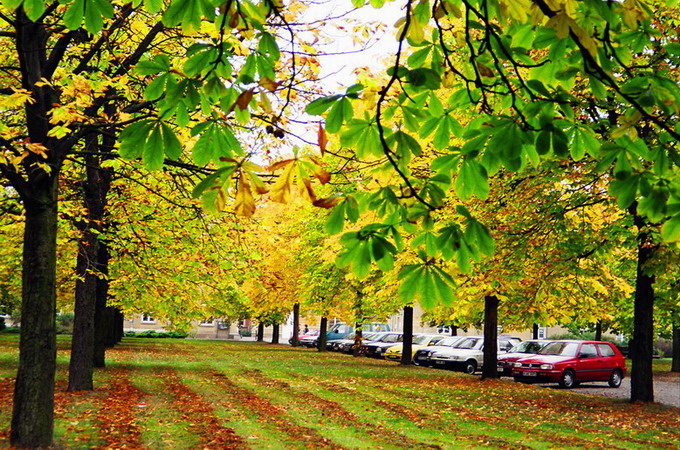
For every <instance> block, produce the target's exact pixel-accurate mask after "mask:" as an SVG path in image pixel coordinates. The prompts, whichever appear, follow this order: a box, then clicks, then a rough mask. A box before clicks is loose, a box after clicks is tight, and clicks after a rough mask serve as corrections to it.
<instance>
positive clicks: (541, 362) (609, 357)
mask: <svg viewBox="0 0 680 450" xmlns="http://www.w3.org/2000/svg"><path fill="white" fill-rule="evenodd" d="M512 376H513V378H514V379H515V381H521V382H524V383H559V385H560V387H562V388H566V389H568V388H571V387H574V386H577V385H578V384H579V383H583V382H586V381H607V382H608V383H609V386H611V387H619V386H620V385H621V381H622V380H623V377H625V376H626V361H625V359H624V358H623V355H622V354H621V352H620V351H619V349H618V348H617V347H616V346H615V345H614V344H611V343H609V342H599V341H553V342H551V343H549V344H548V345H546V346H545V347H543V348H542V349H541V350H539V352H538V354H536V355H533V356H529V357H526V358H522V359H519V360H517V361H515V363H514V365H513V368H512Z"/></svg>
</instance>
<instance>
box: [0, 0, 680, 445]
mask: <svg viewBox="0 0 680 450" xmlns="http://www.w3.org/2000/svg"><path fill="white" fill-rule="evenodd" d="M370 3H371V5H372V6H374V7H381V6H382V5H383V4H384V3H385V2H384V1H371V2H370ZM352 4H353V5H354V6H362V5H363V4H364V2H363V1H362V0H353V2H352ZM306 7H307V6H305V5H304V4H303V3H299V2H293V3H291V4H290V5H286V6H285V7H284V5H283V4H280V3H279V2H276V1H272V0H263V1H261V2H258V1H249V0H228V1H226V2H224V1H222V0H220V1H217V0H172V1H167V2H166V1H161V0H133V1H132V2H118V1H113V0H97V1H94V2H86V1H83V0H72V1H68V0H65V1H55V2H46V1H44V0H31V1H25V0H4V1H3V2H2V7H1V8H0V21H2V25H1V26H2V29H0V39H2V40H3V41H4V42H6V43H7V44H8V45H5V46H3V49H4V50H3V51H2V68H3V70H2V72H0V93H1V94H2V100H1V101H0V112H1V113H2V116H3V121H2V123H1V124H0V144H1V145H2V153H1V155H0V173H1V174H2V176H3V180H4V181H5V182H6V188H5V191H4V194H3V211H8V212H13V211H17V210H21V211H23V215H22V218H21V220H20V221H19V222H21V221H23V224H24V234H23V249H22V252H21V253H22V254H23V266H22V277H23V279H22V288H21V289H22V294H21V298H22V301H21V311H22V317H21V322H22V337H21V346H20V347H21V348H20V368H19V373H18V375H17V383H16V389H15V399H14V413H13V419H12V432H11V439H12V443H13V444H14V445H16V446H24V447H31V446H46V445H49V443H50V442H51V434H52V401H51V399H52V398H53V389H54V388H53V386H54V383H53V382H54V368H55V358H56V341H55V327H54V316H55V311H56V305H57V289H56V287H57V285H59V286H62V285H64V284H63V283H60V282H59V280H58V278H57V274H58V273H65V274H67V276H69V277H70V276H71V275H69V270H68V268H66V269H64V271H63V272H59V271H58V270H57V261H58V258H57V256H58V255H59V254H61V255H62V259H61V260H62V261H64V256H65V255H67V254H69V251H70V252H73V251H74V245H75V244H74V240H73V239H74V236H77V241H78V242H77V247H78V250H77V253H78V258H77V264H76V276H75V278H76V283H75V293H74V296H75V298H76V305H75V309H76V324H75V329H76V330H77V333H78V334H79V338H78V339H74V347H73V351H72V365H71V372H72V373H71V376H72V385H71V388H72V389H89V388H91V373H92V366H93V364H94V363H93V361H94V360H95V359H96V358H95V355H96V354H97V351H96V350H95V345H94V344H95V343H96V342H99V341H100V340H99V339H98V338H97V337H96V336H95V330H97V329H105V328H106V327H104V326H97V325H95V320H103V317H105V316H106V315H99V316H98V315H97V311H100V312H102V311H105V308H104V305H106V304H107V303H106V302H107V301H108V302H109V303H108V304H109V305H116V304H118V305H120V306H126V305H125V304H126V302H127V301H129V300H130V298H131V297H133V296H134V297H135V298H136V297H140V299H139V301H138V302H136V303H135V307H136V308H138V309H139V310H150V309H153V310H154V311H157V310H158V311H161V312H162V314H161V316H162V315H165V316H166V317H168V318H172V319H173V322H175V323H178V324H181V322H182V320H185V321H186V319H187V318H189V317H191V316H192V315H193V314H200V313H203V312H204V311H210V310H212V311H214V313H215V314H214V315H225V314H226V315H228V314H232V313H234V314H236V313H242V312H243V311H244V310H246V311H252V314H253V315H254V316H256V317H259V318H260V320H261V321H263V323H264V322H266V321H270V322H271V323H276V322H277V321H279V320H280V316H281V315H282V314H285V313H286V312H287V308H291V307H292V305H290V306H286V303H288V302H294V304H295V303H297V301H298V300H299V298H298V297H297V296H298V295H299V292H300V290H301V291H302V292H303V293H304V295H303V297H302V298H304V299H306V301H308V302H310V308H312V310H313V311H314V312H316V313H318V314H320V315H325V316H326V317H329V316H331V315H336V314H338V315H340V314H346V315H347V316H348V317H349V315H350V314H351V318H353V319H354V320H360V319H361V318H364V317H368V316H372V315H377V316H379V315H381V314H385V313H386V312H387V311H393V310H394V309H395V308H399V307H403V306H404V305H406V306H408V305H409V304H411V303H413V302H415V301H419V302H420V303H421V304H423V306H425V307H427V308H435V310H437V308H438V311H439V312H440V313H441V318H442V320H443V319H446V320H449V321H456V322H457V323H460V324H465V323H471V322H474V320H475V318H476V320H479V311H480V308H479V307H478V306H477V305H479V301H480V299H482V298H486V299H487V300H488V302H490V303H493V302H492V299H494V298H495V299H498V300H499V302H498V303H499V307H500V308H501V311H503V310H507V311H509V313H508V314H501V318H502V319H501V320H508V321H511V322H512V323H514V324H517V325H519V324H531V323H536V322H542V323H549V322H550V321H555V322H557V321H560V322H564V321H566V320H573V318H572V317H571V316H572V315H571V314H570V312H571V311H573V310H578V313H576V314H573V316H576V317H580V318H581V319H584V320H586V321H588V322H600V321H602V322H605V321H607V320H612V319H613V317H610V315H607V314H606V311H611V309H607V308H602V302H605V303H606V302H611V303H612V304H616V306H617V308H618V310H621V311H625V310H626V307H625V305H627V304H628V300H629V299H630V296H631V295H632V296H634V299H635V301H634V308H633V310H634V311H633V326H632V333H633V342H634V343H635V351H634V355H635V359H634V361H633V368H632V375H633V394H632V398H633V400H644V401H650V400H652V399H653V390H652V384H651V352H652V339H653V336H654V332H653V306H654V300H655V298H658V299H667V300H661V301H667V302H668V303H667V304H668V305H669V306H668V307H664V306H665V305H664V304H663V303H660V302H659V301H657V306H659V309H660V310H662V311H663V313H662V314H661V315H660V316H662V317H664V318H665V320H667V323H677V315H678V311H677V308H676V306H677V305H676V303H677V284H673V278H675V274H674V273H673V271H672V270H667V269H668V268H672V267H675V266H673V265H668V264H669V263H671V262H673V261H676V260H677V258H676V256H675V253H676V251H677V247H676V246H675V244H671V245H669V244H667V243H668V242H675V241H677V240H679V239H680V211H679V210H678V208H677V205H678V204H680V202H678V195H680V194H678V192H679V191H678V189H677V186H678V164H679V163H680V160H679V159H678V156H677V155H678V153H677V142H678V137H679V136H678V133H677V131H676V127H675V122H676V118H677V111H678V108H679V105H680V92H679V89H678V86H677V62H678V54H679V53H680V52H679V51H678V48H679V47H680V45H679V43H678V42H677V38H676V36H675V35H674V34H673V31H672V30H673V29H674V27H673V23H674V22H673V21H674V20H675V19H674V13H675V10H674V8H673V7H671V8H668V7H667V6H666V5H661V4H656V3H653V4H649V5H648V4H644V3H642V2H638V1H626V2H622V3H619V2H606V3H602V4H600V3H590V2H573V1H570V0H567V1H555V0H534V1H529V0H527V1H521V2H518V1H504V0H499V1H493V2H492V1H488V0H444V1H440V0H434V1H429V0H418V1H414V0H404V2H403V7H404V9H403V12H404V18H403V20H401V21H400V22H399V23H398V24H397V27H398V29H397V39H398V42H399V47H398V50H397V52H396V54H394V55H386V59H387V61H389V62H388V64H387V65H388V69H387V71H386V72H385V74H384V75H377V74H367V73H363V74H360V76H359V79H358V80H357V81H358V83H357V84H352V85H350V86H348V87H347V89H346V90H345V91H344V92H343V93H339V94H333V95H329V96H325V97H321V98H317V99H316V100H314V101H312V102H311V103H309V104H308V106H307V107H306V112H307V113H308V114H309V115H321V116H323V121H321V122H320V123H319V124H314V126H315V129H316V132H315V134H316V139H315V140H316V146H317V149H318V150H320V153H321V154H320V155H319V154H318V153H316V151H317V150H315V151H310V150H308V149H305V150H299V149H297V150H295V151H293V152H292V155H291V154H289V155H287V156H286V157H284V158H279V160H278V161H276V162H274V163H273V164H271V165H270V166H269V168H268V170H265V169H264V168H263V167H262V166H263V165H265V164H263V163H265V162H267V160H268V158H269V157H274V156H277V155H278V154H277V151H276V148H277V147H280V146H281V145H291V144H292V142H293V140H292V137H293V134H294V130H295V129H296V128H295V127H296V125H294V123H295V121H296V120H297V119H300V118H301V117H302V118H303V119H304V116H300V114H301V113H302V105H304V104H306V103H308V102H309V101H310V100H312V99H313V98H315V97H314V96H315V94H316V92H315V91H316V89H318V87H317V86H313V85H312V84H310V83H308V82H309V81H313V80H315V79H316V77H317V74H318V62H317V59H316V55H317V54H318V52H319V49H320V48H322V45H323V43H324V39H323V36H322V35H321V34H320V32H321V30H322V29H323V25H324V23H323V21H319V22H313V23H309V24H305V23H304V12H305V9H306ZM349 84H350V83H348V85H349ZM297 142H304V138H302V139H300V140H298V141H297ZM277 144H278V145H277ZM119 157H122V158H124V159H126V160H128V161H135V162H137V163H139V164H140V165H141V166H143V167H144V168H145V169H146V170H157V169H161V168H165V171H164V172H163V174H162V175H160V172H158V173H154V174H149V172H147V171H141V172H140V171H139V170H138V169H137V168H132V167H128V164H127V163H126V164H123V163H121V162H120V160H119V159H118V158H119ZM321 158H324V159H325V164H328V166H327V167H328V168H324V162H323V161H321ZM329 168H330V169H329ZM331 176H332V177H331ZM120 177H123V178H124V179H125V180H127V182H126V183H123V184H121V185H117V184H116V180H117V179H119V178H120ZM186 180H192V181H191V182H187V181H186ZM331 180H332V181H331ZM188 184H190V185H191V186H193V187H192V197H195V198H199V197H200V198H201V202H202V205H203V206H204V207H205V208H206V209H208V210H213V211H223V210H225V209H231V208H233V211H235V213H236V214H237V215H239V216H245V217H250V216H253V214H255V213H256V211H258V208H257V207H256V202H255V196H256V195H257V194H263V193H265V192H268V194H267V195H268V197H269V198H270V199H271V200H274V201H277V202H283V203H287V202H290V200H291V199H292V197H294V196H295V195H296V194H299V196H300V197H302V198H304V199H306V200H308V201H309V202H310V203H311V204H313V205H315V206H317V207H321V208H333V209H332V211H331V213H330V215H329V217H328V220H327V222H326V223H325V225H324V227H325V231H326V232H329V233H331V234H337V233H340V232H341V231H343V230H344V228H345V226H346V223H350V224H352V225H350V226H351V227H352V229H353V230H355V231H351V230H350V231H348V232H346V233H345V234H343V235H342V236H341V237H340V238H339V239H335V238H325V237H324V235H323V234H322V231H321V225H320V224H319V223H318V221H317V220H316V219H317V217H314V216H315V214H314V213H306V214H309V215H310V220H309V222H308V223H304V222H295V223H300V226H301V228H300V230H292V231H291V229H290V227H283V228H287V229H281V227H279V225H281V223H277V222H276V219H271V220H268V221H266V220H262V225H263V226H262V227H261V228H259V229H257V228H255V229H254V230H252V231H251V235H250V239H242V236H243V234H242V233H241V232H242V231H243V229H245V228H251V227H256V226H255V225H252V224H251V225H243V224H242V223H241V220H240V219H237V218H236V217H234V216H231V215H225V216H223V217H222V218H221V219H207V218H206V216H205V215H203V213H202V212H200V211H198V210H196V209H195V208H193V206H192V205H194V204H193V203H191V202H190V201H188V200H187V198H186V196H182V195H179V193H180V192H182V189H183V188H187V187H188ZM135 185H138V186H140V185H145V186H147V187H151V191H152V192H154V194H153V195H151V196H146V195H145V194H140V191H136V192H135V188H134V186H135ZM320 185H323V187H320ZM121 186H124V187H121ZM144 192H146V191H144ZM71 193H78V196H77V198H79V199H80V201H82V202H83V204H82V206H81V204H80V203H78V204H77V205H78V206H75V205H76V204H75V203H73V204H69V203H68V201H69V200H71V199H70V198H68V197H69V196H70V194H71ZM158 198H163V202H162V203H159V202H158V201H157V200H158ZM611 199H615V200H616V203H617V204H618V205H617V206H618V209H617V210H614V209H612V204H611V203H612V201H611ZM65 202H66V203H65ZM60 204H61V205H63V206H62V210H61V213H59V208H58V207H59V205H60ZM133 204H134V205H136V206H135V208H132V205H133ZM5 205H6V207H5ZM67 205H70V206H67ZM187 205H190V206H189V207H188V208H186V209H181V210H180V209H175V208H178V207H179V206H185V207H186V206H187ZM65 206H67V207H65ZM259 209H260V211H264V208H259ZM178 211H182V212H178ZM316 215H317V216H318V213H317V214H316ZM5 216H6V215H5ZM256 217H257V216H256ZM290 219H291V217H289V218H287V219H286V221H289V220H290ZM311 219H314V220H311ZM60 220H61V221H63V222H65V223H68V224H69V226H73V227H74V228H73V229H72V230H74V231H77V234H73V233H72V234H70V235H69V232H68V231H66V230H65V227H64V226H63V225H62V226H61V227H60V226H59V223H60ZM178 221H189V222H191V223H195V222H197V223H199V224H201V226H196V227H195V228H194V227H193V226H191V227H190V226H179V225H177V223H178ZM225 221H226V222H228V223H230V225H228V226H226V227H221V226H219V225H221V224H223V223H224V222H225ZM3 226H4V225H3ZM303 227H304V228H303ZM307 227H308V228H307ZM7 229H8V230H10V231H9V232H8V233H9V234H7V236H10V237H11V236H12V233H16V228H15V227H14V226H13V225H11V224H9V225H8V228H7ZM303 229H304V230H309V231H305V232H303V231H301V230H303ZM142 230H144V231H142ZM59 233H62V234H61V235H60V234H59ZM60 236H66V237H60ZM3 237H4V235H3ZM14 239H16V237H14ZM60 239H61V240H60ZM294 241H297V243H295V244H292V242H294ZM12 242H17V240H14V241H12ZM187 243H191V245H192V246H191V247H190V249H189V253H191V249H193V254H192V256H187V257H184V258H183V257H182V256H183V255H185V254H187V253H186V252H187ZM284 246H288V247H290V248H291V249H299V251H295V252H291V253H290V254H291V255H293V256H289V255H288V256H287V255H285V254H283V253H281V252H279V251H275V250H280V249H281V248H282V247H284ZM14 248H16V247H14ZM337 249H340V250H337ZM2 251H3V252H10V253H11V250H2ZM338 251H339V256H338V258H337V259H335V258H334V256H335V253H336V252H338ZM183 252H184V253H183ZM201 252H202V254H201ZM70 254H73V253H70ZM3 256H5V255H4V254H3ZM7 256H16V253H15V254H14V255H11V254H9V255H7ZM112 256H115V258H113V259H112ZM14 260H15V261H16V259H14ZM471 263H472V265H471ZM665 269H666V270H665ZM163 272H165V273H163ZM135 273H137V274H138V275H135ZM632 273H634V275H631V274H632ZM143 279H146V281H147V282H149V283H151V284H153V285H155V286H161V287H160V288H159V289H157V290H149V291H148V293H147V294H146V295H138V293H139V292H142V291H143V289H140V288H141V287H146V286H148V285H149V284H141V282H140V280H143ZM109 280H110V281H109ZM300 280H302V283H299V282H298V281H300ZM12 283H13V281H8V283H7V286H9V287H8V288H7V289H10V287H12V286H13V284H12ZM192 284H193V285H194V288H195V291H196V292H199V293H200V295H198V296H196V297H195V298H187V297H188V296H187V290H186V286H188V285H192ZM656 286H658V287H659V288H657V289H656V292H655V287H656ZM159 291H160V292H161V293H162V296H163V301H162V302H159V301H157V299H155V298H154V292H159ZM8 292H11V291H8ZM62 292H66V291H62ZM112 293H115V295H116V301H117V302H118V303H114V302H111V301H110V297H111V294H112ZM243 293H246V294H247V295H244V294H243ZM273 293H275V294H273ZM454 293H455V295H454ZM660 294H663V295H660ZM3 295H4V294H3ZM5 296H6V295H5ZM244 297H247V300H244ZM194 300H195V302H194ZM225 300H228V301H225ZM671 305H672V306H671ZM620 306H623V307H620ZM342 311H349V312H344V313H343V312H342ZM603 311H605V312H604V313H603ZM98 317H99V319H97V318H98ZM109 317H112V316H111V314H109ZM621 326H623V325H621Z"/></svg>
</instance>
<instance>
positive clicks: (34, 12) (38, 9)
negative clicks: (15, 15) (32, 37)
mask: <svg viewBox="0 0 680 450" xmlns="http://www.w3.org/2000/svg"><path fill="white" fill-rule="evenodd" d="M24 12H25V13H26V16H27V17H28V18H29V19H31V20H33V21H36V20H38V19H39V18H40V16H42V14H43V13H44V12H45V2H44V1H43V0H24Z"/></svg>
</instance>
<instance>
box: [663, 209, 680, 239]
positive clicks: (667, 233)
mask: <svg viewBox="0 0 680 450" xmlns="http://www.w3.org/2000/svg"><path fill="white" fill-rule="evenodd" d="M661 238H662V239H663V240H664V241H666V242H677V241H680V214H676V215H675V216H673V217H671V218H670V219H669V220H668V221H667V222H666V223H665V224H663V226H662V227H661Z"/></svg>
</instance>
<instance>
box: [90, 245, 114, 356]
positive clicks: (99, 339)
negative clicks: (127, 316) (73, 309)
mask: <svg viewBox="0 0 680 450" xmlns="http://www.w3.org/2000/svg"><path fill="white" fill-rule="evenodd" d="M109 256H110V255H109V248H108V245H107V243H106V241H101V242H99V251H98V252H97V266H98V269H99V272H100V273H101V275H102V276H100V277H99V278H97V292H96V294H95V297H96V302H95V311H94V355H93V363H94V366H95V367H106V347H107V343H108V341H109V338H108V336H109V335H110V334H112V333H111V332H112V331H113V320H112V319H113V310H112V308H109V307H107V306H106V302H107V299H108V296H109V280H108V278H107V277H108V274H109ZM113 345H115V342H113V343H112V346H113Z"/></svg>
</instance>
